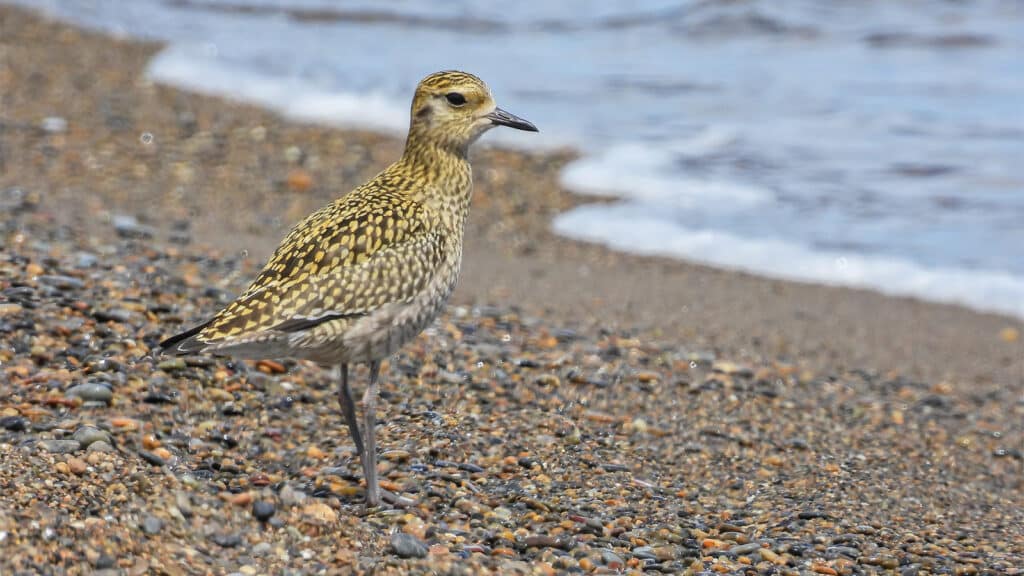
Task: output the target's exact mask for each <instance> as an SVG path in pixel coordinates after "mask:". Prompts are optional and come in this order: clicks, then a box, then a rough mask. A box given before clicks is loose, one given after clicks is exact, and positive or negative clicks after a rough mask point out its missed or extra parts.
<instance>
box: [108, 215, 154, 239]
mask: <svg viewBox="0 0 1024 576" xmlns="http://www.w3.org/2000/svg"><path fill="white" fill-rule="evenodd" d="M112 223H113V225H114V231H115V232H117V235H118V236H120V237H122V238H135V239H139V238H152V237H153V236H154V232H155V231H154V229H153V228H152V227H151V226H145V225H143V224H139V221H138V219H136V218H135V217H134V216H129V215H125V214H119V215H116V216H114V218H113V221H112Z"/></svg>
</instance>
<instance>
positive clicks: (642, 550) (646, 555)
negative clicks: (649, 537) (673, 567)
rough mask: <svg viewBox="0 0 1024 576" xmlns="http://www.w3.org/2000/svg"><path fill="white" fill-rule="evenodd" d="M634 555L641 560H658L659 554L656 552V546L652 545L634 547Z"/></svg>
mask: <svg viewBox="0 0 1024 576" xmlns="http://www.w3.org/2000/svg"><path fill="white" fill-rule="evenodd" d="M633 557H635V558H639V559H641V560H657V559H658V557H657V555H655V554H654V548H651V547H650V546H640V547H639V548H635V549H633Z"/></svg>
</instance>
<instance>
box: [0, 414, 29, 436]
mask: <svg viewBox="0 0 1024 576" xmlns="http://www.w3.org/2000/svg"><path fill="white" fill-rule="evenodd" d="M0 428H3V429H4V430H10V431H11V432H21V431H24V430H26V429H27V428H28V418H25V417H23V416H4V417H3V418H0Z"/></svg>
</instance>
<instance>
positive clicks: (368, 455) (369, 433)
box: [363, 362, 380, 508]
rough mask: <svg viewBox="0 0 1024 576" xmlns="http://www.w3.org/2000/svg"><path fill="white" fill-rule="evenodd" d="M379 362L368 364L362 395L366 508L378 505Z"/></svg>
mask: <svg viewBox="0 0 1024 576" xmlns="http://www.w3.org/2000/svg"><path fill="white" fill-rule="evenodd" d="M379 374H380V362H370V384H369V386H367V387H366V393H365V394H364V395H363V430H365V431H366V450H364V451H363V477H364V478H366V506H367V507H369V508H372V507H374V506H379V505H380V483H379V482H378V481H377V435H376V431H375V430H374V427H375V425H376V423H377V416H376V414H375V411H376V409H377V376H379Z"/></svg>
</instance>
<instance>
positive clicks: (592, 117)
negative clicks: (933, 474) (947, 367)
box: [18, 0, 1024, 317]
mask: <svg viewBox="0 0 1024 576" xmlns="http://www.w3.org/2000/svg"><path fill="white" fill-rule="evenodd" d="M18 3H19V4H26V5H30V6H35V7H38V8H41V9H42V10H44V11H46V12H49V13H50V14H52V15H55V16H58V17H61V18H65V19H68V20H70V21H72V22H76V23H79V24H84V25H87V26H91V27H98V28H101V29H103V30H106V31H108V32H114V33H117V34H124V35H131V36H137V37H142V38H155V39H159V40H163V41H166V42H167V43H168V46H167V48H166V49H165V50H163V51H162V52H161V53H160V54H159V55H157V56H156V58H155V59H154V60H153V61H152V62H151V64H150V66H149V69H148V74H149V76H150V77H151V78H152V79H153V80H155V81H159V82H166V83H170V84H173V85H176V86H180V87H183V88H187V89H191V90H197V91H202V92H207V93H213V94H219V95H224V96H228V97H231V98H236V99H240V100H246V101H251V102H255V103H259V104H262V105H264V106H267V107H270V108H273V109H275V110H278V111H280V112H283V113H284V114H286V115H288V116H290V117H292V118H295V119H299V120H302V121H309V122H317V123H328V124H334V125H342V126H354V127H363V128H371V129H375V130H382V131H388V132H393V133H396V134H400V133H402V132H403V131H404V130H405V128H406V126H407V124H408V102H409V97H410V93H411V91H412V89H413V87H414V86H415V84H416V82H417V80H418V79H419V78H421V77H422V76H424V75H426V74H427V73H429V72H432V71H435V70H439V69H447V68H458V69H464V70H467V71H471V72H474V73H477V74H478V75H480V76H481V77H483V78H484V79H485V80H486V81H487V82H488V83H489V84H490V85H491V87H492V90H493V91H494V93H495V95H496V97H497V99H498V100H499V102H501V104H502V105H503V106H504V107H506V108H508V109H509V110H511V111H512V112H514V113H516V114H519V115H522V116H523V117H525V118H528V119H530V120H531V121H533V122H534V123H536V124H537V125H538V126H539V127H540V129H541V134H540V135H534V134H522V133H517V132H513V131H510V130H506V131H500V133H499V132H496V133H492V135H489V136H488V138H487V140H490V141H492V142H493V141H497V142H499V143H500V144H501V145H507V146H522V147H535V146H538V145H540V146H565V145H570V146H573V147H576V148H577V149H579V150H580V151H581V152H582V156H581V158H580V159H579V160H577V161H575V162H574V163H572V164H570V165H569V166H568V167H567V168H566V169H565V171H564V173H563V175H562V178H563V182H564V184H565V185H566V186H567V187H569V188H570V189H572V190H574V191H577V192H580V193H583V194H591V195H601V196H612V197H615V198H617V199H618V200H617V201H616V202H612V203H600V204H596V205H584V206H582V207H579V208H576V209H574V210H572V211H569V212H567V213H565V214H562V215H561V216H559V217H558V218H557V219H556V220H555V222H554V228H555V230H556V231H557V232H558V233H560V234H563V235H565V236H568V237H571V238H577V239H581V240H586V241H591V242H598V243H602V244H606V245H608V246H610V247H612V248H614V249H618V250H624V251H628V252H636V253H645V254H659V255H664V256H669V257H677V258H681V259H685V260H691V261H697V262H703V263H707V264H710V265H714V266H720V267H726V268H733V269H739V270H745V271H749V272H753V273H756V274H762V275H767V276H773V277H778V278H785V279H795V280H803V281H810V282H818V283H826V284H837V285H848V286H856V287H865V288H871V289H876V290H879V291H882V292H885V293H889V294H896V295H909V296H916V297H921V298H925V299H931V300H937V301H943V302H954V303H960V304H964V305H968V306H971V307H974V308H977V309H981V310H988V311H996V312H1003V313H1008V314H1012V315H1016V316H1018V317H1024V4H1022V3H1021V2H1019V1H1018V0H1003V1H998V0H990V1H986V0H979V1H976V2H952V1H940V0H884V1H883V0H875V1H871V0H867V1H857V2H853V1H844V0H835V1H826V0H821V1H799V0H786V1H781V0H764V1H753V0H751V1H741V0H686V1H676V2H669V1H661V0H644V1H635V0H634V1H629V2H625V1H606V2H595V1H590V0H586V1H584V0H566V1H561V2H558V1H550V0H548V1H539V0H523V1H519V2H492V1H490V0H458V1H449V2H437V1H413V0H390V1H369V0H359V1H328V0H291V1H288V0H277V1H273V0H133V1H131V2H127V1H125V2H112V1H101V0H92V1H88V0H37V1H29V0H20V1H19V2H18Z"/></svg>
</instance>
